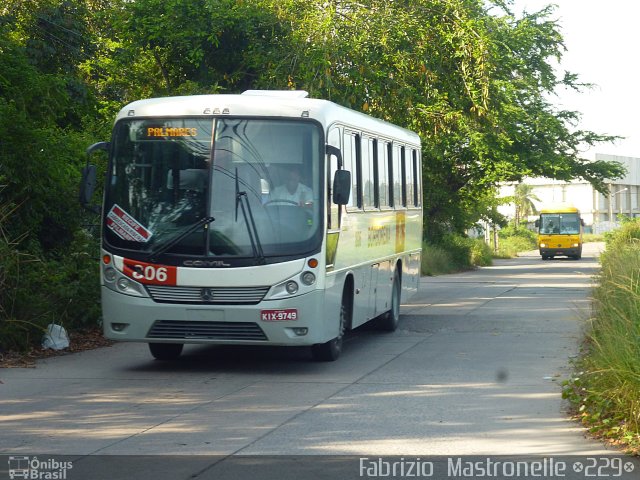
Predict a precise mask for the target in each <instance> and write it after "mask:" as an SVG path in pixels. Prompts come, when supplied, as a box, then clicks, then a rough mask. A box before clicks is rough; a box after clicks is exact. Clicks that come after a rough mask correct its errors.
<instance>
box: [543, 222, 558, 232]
mask: <svg viewBox="0 0 640 480" xmlns="http://www.w3.org/2000/svg"><path fill="white" fill-rule="evenodd" d="M545 233H560V229H559V228H558V227H557V226H556V224H555V223H553V221H550V222H549V223H548V224H547V229H546V232H545Z"/></svg>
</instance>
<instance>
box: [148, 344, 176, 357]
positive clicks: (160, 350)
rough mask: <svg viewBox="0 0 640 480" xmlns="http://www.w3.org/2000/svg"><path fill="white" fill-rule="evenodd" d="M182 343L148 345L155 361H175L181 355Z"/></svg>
mask: <svg viewBox="0 0 640 480" xmlns="http://www.w3.org/2000/svg"><path fill="white" fill-rule="evenodd" d="M183 347H184V345H183V344H182V343H150V344H149V351H150V352H151V355H153V358H155V359H156V360H165V361H167V360H175V359H176V358H178V357H179V356H180V354H181V353H182V348H183Z"/></svg>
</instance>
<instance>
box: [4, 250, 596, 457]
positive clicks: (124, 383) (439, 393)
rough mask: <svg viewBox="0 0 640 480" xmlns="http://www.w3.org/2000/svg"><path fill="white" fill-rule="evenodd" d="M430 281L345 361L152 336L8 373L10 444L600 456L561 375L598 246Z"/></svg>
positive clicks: (31, 447)
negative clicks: (575, 255)
mask: <svg viewBox="0 0 640 480" xmlns="http://www.w3.org/2000/svg"><path fill="white" fill-rule="evenodd" d="M586 247H587V248H586V249H585V256H584V257H583V259H582V260H581V261H574V260H564V259H558V260H555V261H545V262H543V261H542V260H541V259H540V258H539V257H538V256H537V255H534V254H532V255H530V256H524V257H522V258H518V259H513V260H500V261H496V262H495V265H494V266H493V267H488V268H482V269H478V270H476V271H473V272H467V273H462V274H456V275H445V276H441V277H436V278H424V279H423V280H422V285H421V292H420V293H419V295H418V296H416V297H414V298H413V299H412V301H411V302H410V303H409V304H407V305H404V306H403V307H402V314H403V315H402V318H401V324H400V329H399V331H397V332H395V333H393V334H385V333H379V332H375V331H371V330H362V331H357V332H354V334H352V335H351V336H350V337H349V338H348V341H347V345H346V350H345V352H344V354H343V356H342V357H341V358H340V359H339V360H338V361H337V362H335V363H315V362H313V361H311V359H310V356H309V354H308V351H307V350H306V349H276V348H268V349H257V348H220V347H197V346H196V347H188V348H186V350H185V354H184V356H183V357H182V358H181V359H180V360H179V361H177V362H175V363H162V362H157V361H153V360H152V359H151V357H150V355H149V354H148V352H147V348H146V346H144V345H135V344H118V345H115V346H113V347H108V348H102V349H98V350H94V351H88V352H83V353H80V354H76V355H68V356H63V357H57V358H52V359H47V360H43V361H40V362H38V366H37V368H35V369H5V370H0V380H1V382H2V383H0V453H5V454H9V453H10V454H18V453H20V454H24V455H28V454H33V453H36V452H47V453H50V454H73V455H87V454H179V455H182V454H211V455H228V454H246V455H253V454H260V455H262V454H313V455H318V454H345V455H351V454H353V455H358V454H368V455H396V454H399V455H462V454H480V455H498V454H544V455H563V454H585V455H586V454H598V453H603V451H604V449H603V447H602V446H601V445H600V444H599V443H597V442H594V441H592V440H588V439H585V438H584V436H583V431H582V429H581V428H579V427H578V426H577V425H576V424H574V423H573V422H571V421H570V420H568V419H567V418H566V416H565V413H564V405H563V401H562V400H561V393H560V392H561V388H560V383H561V381H562V379H564V378H566V377H567V376H568V375H569V373H570V368H569V363H570V358H571V357H573V356H574V355H576V353H577V352H578V345H579V342H580V339H581V335H582V333H581V332H582V330H583V325H584V323H585V318H586V317H587V315H588V312H589V290H590V287H591V285H592V275H593V274H594V273H595V271H596V269H597V261H596V259H595V258H594V252H595V250H594V248H596V246H594V245H587V246H586Z"/></svg>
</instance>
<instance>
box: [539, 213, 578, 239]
mask: <svg viewBox="0 0 640 480" xmlns="http://www.w3.org/2000/svg"><path fill="white" fill-rule="evenodd" d="M540 233H541V234H565V235H577V234H579V233H580V216H579V215H578V214H577V213H543V214H541V215H540Z"/></svg>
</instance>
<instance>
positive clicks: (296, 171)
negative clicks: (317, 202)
mask: <svg viewBox="0 0 640 480" xmlns="http://www.w3.org/2000/svg"><path fill="white" fill-rule="evenodd" d="M269 200H270V201H271V202H278V201H279V200H283V201H285V202H291V203H295V204H297V205H298V206H300V207H303V206H309V205H311V204H312V203H313V191H312V190H311V189H310V188H309V187H307V186H306V185H304V184H303V183H300V168H298V167H293V168H292V169H290V170H289V172H288V174H287V180H286V181H285V183H284V184H283V185H279V186H277V187H276V188H274V189H273V191H272V192H271V195H270V198H269Z"/></svg>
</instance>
